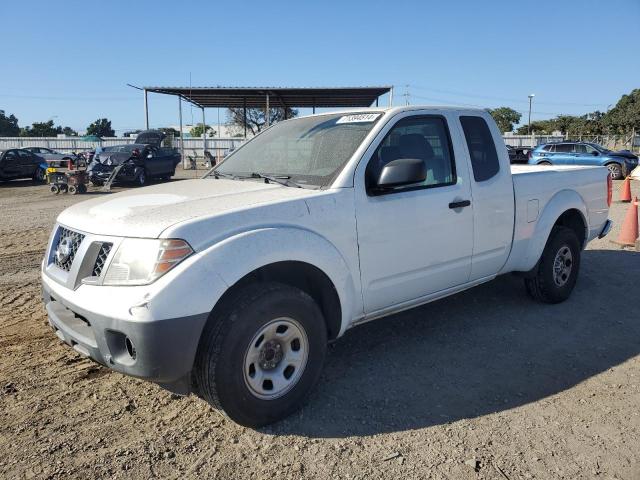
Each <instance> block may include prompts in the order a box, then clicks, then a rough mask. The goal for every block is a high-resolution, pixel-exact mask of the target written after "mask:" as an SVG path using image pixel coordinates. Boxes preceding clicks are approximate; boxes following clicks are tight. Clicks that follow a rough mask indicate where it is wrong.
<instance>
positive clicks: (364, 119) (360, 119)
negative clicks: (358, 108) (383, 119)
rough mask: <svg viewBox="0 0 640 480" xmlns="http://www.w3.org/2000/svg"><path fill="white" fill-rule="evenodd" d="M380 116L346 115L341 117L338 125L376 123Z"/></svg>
mask: <svg viewBox="0 0 640 480" xmlns="http://www.w3.org/2000/svg"><path fill="white" fill-rule="evenodd" d="M379 116H380V114H379V113H358V114H355V115H345V116H344V117H340V118H339V119H338V121H337V122H336V124H338V123H370V122H374V121H375V120H376V119H377V118H378V117H379Z"/></svg>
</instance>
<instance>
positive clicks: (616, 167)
mask: <svg viewBox="0 0 640 480" xmlns="http://www.w3.org/2000/svg"><path fill="white" fill-rule="evenodd" d="M607 168H608V169H609V173H610V174H611V179H612V180H622V179H623V177H624V175H623V174H622V167H621V166H620V164H618V163H609V164H608V165H607Z"/></svg>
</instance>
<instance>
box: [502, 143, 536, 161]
mask: <svg viewBox="0 0 640 480" xmlns="http://www.w3.org/2000/svg"><path fill="white" fill-rule="evenodd" d="M506 147H507V152H509V161H510V162H511V163H527V161H528V160H529V152H531V150H532V148H530V147H512V146H511V145H506Z"/></svg>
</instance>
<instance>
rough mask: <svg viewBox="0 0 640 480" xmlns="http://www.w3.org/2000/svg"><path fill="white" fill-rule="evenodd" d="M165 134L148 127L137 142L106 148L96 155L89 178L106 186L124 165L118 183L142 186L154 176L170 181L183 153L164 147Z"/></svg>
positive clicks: (94, 182) (90, 168)
mask: <svg viewBox="0 0 640 480" xmlns="http://www.w3.org/2000/svg"><path fill="white" fill-rule="evenodd" d="M164 136H165V134H164V133H163V132H160V131H157V130H147V131H145V132H142V133H141V134H140V135H138V137H137V138H136V141H135V143H132V144H128V145H116V146H110V147H105V148H104V149H103V151H102V152H101V153H97V154H96V155H94V157H93V161H92V162H91V164H90V165H89V168H88V169H87V171H88V174H89V180H91V183H93V184H94V185H103V184H104V183H105V182H107V180H108V179H109V177H110V176H111V174H112V172H113V171H114V169H115V168H116V167H118V166H122V168H120V169H119V171H118V173H117V174H116V178H115V181H118V182H134V183H137V184H138V185H140V186H142V185H146V184H147V182H148V181H149V180H150V179H152V178H156V179H162V180H168V179H169V178H171V177H172V176H173V175H175V173H176V166H177V165H178V163H180V153H179V152H178V150H177V149H175V148H167V147H163V146H162V140H163V139H164Z"/></svg>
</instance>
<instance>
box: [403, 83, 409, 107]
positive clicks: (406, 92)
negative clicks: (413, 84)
mask: <svg viewBox="0 0 640 480" xmlns="http://www.w3.org/2000/svg"><path fill="white" fill-rule="evenodd" d="M403 97H404V104H405V105H409V85H408V84H407V85H405V86H404V95H403Z"/></svg>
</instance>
